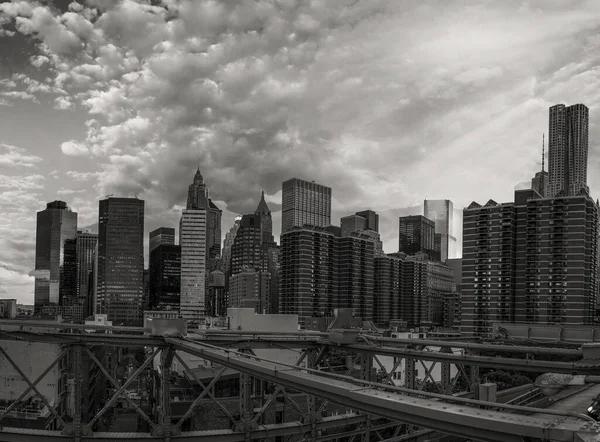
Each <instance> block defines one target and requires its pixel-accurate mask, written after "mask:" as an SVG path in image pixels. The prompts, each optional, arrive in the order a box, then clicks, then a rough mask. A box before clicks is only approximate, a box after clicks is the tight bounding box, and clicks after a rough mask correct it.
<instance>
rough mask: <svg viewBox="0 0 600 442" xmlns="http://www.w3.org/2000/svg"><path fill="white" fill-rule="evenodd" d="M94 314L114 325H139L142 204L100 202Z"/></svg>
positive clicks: (110, 199)
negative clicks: (103, 315) (95, 312)
mask: <svg viewBox="0 0 600 442" xmlns="http://www.w3.org/2000/svg"><path fill="white" fill-rule="evenodd" d="M99 206H100V207H99V217H98V287H97V300H96V311H97V313H99V314H106V315H108V320H109V321H112V322H113V324H115V325H132V326H141V325H142V309H143V301H144V201H143V200H140V199H138V198H113V197H108V198H106V199H103V200H100V204H99Z"/></svg>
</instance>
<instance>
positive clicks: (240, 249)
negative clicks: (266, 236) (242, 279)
mask: <svg viewBox="0 0 600 442" xmlns="http://www.w3.org/2000/svg"><path fill="white" fill-rule="evenodd" d="M266 267H267V266H266V261H265V260H264V254H263V247H262V228H261V217H260V215H243V216H242V220H241V222H240V228H239V229H238V231H237V234H236V236H235V240H234V242H233V246H232V247H231V267H230V268H231V274H232V275H235V274H237V273H240V272H241V271H242V269H244V268H249V269H251V270H264V271H266V270H267V268H266Z"/></svg>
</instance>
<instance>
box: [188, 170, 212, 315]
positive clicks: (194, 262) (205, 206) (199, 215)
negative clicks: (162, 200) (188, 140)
mask: <svg viewBox="0 0 600 442" xmlns="http://www.w3.org/2000/svg"><path fill="white" fill-rule="evenodd" d="M221 214H222V210H221V209H219V208H218V207H217V206H216V205H215V204H214V203H213V202H212V200H211V199H210V198H209V192H208V187H207V185H206V183H205V182H204V178H203V176H202V173H201V172H200V168H198V169H197V170H196V174H195V175H194V180H193V182H192V184H190V186H189V187H188V197H187V204H186V209H185V210H184V211H183V213H182V216H181V221H180V223H179V235H180V236H179V237H180V241H179V244H180V245H181V297H180V303H181V306H180V312H181V316H182V317H183V318H184V319H187V320H188V321H189V322H190V323H191V324H192V325H196V324H198V323H199V322H200V320H201V317H202V316H203V315H204V313H205V312H204V307H205V298H206V295H207V293H208V287H209V284H208V282H209V281H208V274H209V273H210V272H212V271H213V270H216V269H217V267H218V265H219V259H220V257H221ZM201 255H202V256H201Z"/></svg>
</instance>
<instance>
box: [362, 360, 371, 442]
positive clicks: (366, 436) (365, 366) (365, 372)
mask: <svg viewBox="0 0 600 442" xmlns="http://www.w3.org/2000/svg"><path fill="white" fill-rule="evenodd" d="M362 378H363V379H364V380H365V381H372V380H373V356H372V355H371V354H370V353H363V363H362ZM364 428H365V432H364V433H363V434H362V442H369V441H370V438H371V434H370V433H371V415H370V414H367V419H366V420H365V424H364Z"/></svg>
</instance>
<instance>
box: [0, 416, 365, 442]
mask: <svg viewBox="0 0 600 442" xmlns="http://www.w3.org/2000/svg"><path fill="white" fill-rule="evenodd" d="M365 419H366V416H364V415H359V414H344V415H338V416H331V417H327V418H323V420H321V421H319V422H317V423H315V424H314V425H315V427H316V429H317V430H328V429H332V428H339V427H343V426H347V425H357V424H361V423H363V422H364V421H365ZM310 428H311V425H310V424H307V423H302V422H289V423H283V424H271V425H261V426H259V427H258V428H257V429H255V430H252V432H251V435H252V438H253V439H263V438H267V437H275V436H290V435H294V434H301V433H304V432H307V431H310ZM333 437H334V436H332V438H333ZM0 440H2V442H45V441H53V440H56V441H59V442H60V441H64V442H67V441H72V440H73V436H67V435H65V434H62V432H60V431H48V430H30V429H23V428H9V427H5V428H4V429H3V430H0ZM80 440H81V442H118V441H122V440H127V441H128V442H145V441H148V440H157V441H158V440H164V437H160V436H154V435H152V434H150V433H102V432H97V433H94V434H93V435H87V436H85V435H84V436H82V437H81V439H80ZM171 440H174V441H177V442H180V441H181V442H185V441H189V442H241V441H245V440H246V433H245V432H236V431H232V430H207V431H188V432H184V433H181V434H179V435H177V436H171Z"/></svg>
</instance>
